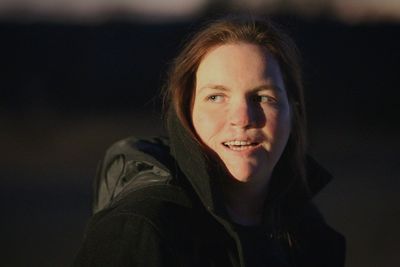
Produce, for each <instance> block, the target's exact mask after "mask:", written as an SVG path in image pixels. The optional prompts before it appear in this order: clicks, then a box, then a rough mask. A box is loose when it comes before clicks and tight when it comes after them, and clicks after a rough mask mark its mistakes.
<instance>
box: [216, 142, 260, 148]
mask: <svg viewBox="0 0 400 267" xmlns="http://www.w3.org/2000/svg"><path fill="white" fill-rule="evenodd" d="M222 144H223V145H224V146H225V147H227V148H229V149H231V150H234V151H243V150H249V149H253V148H255V147H257V146H259V145H260V143H257V142H250V141H239V140H234V141H228V142H224V143H222Z"/></svg>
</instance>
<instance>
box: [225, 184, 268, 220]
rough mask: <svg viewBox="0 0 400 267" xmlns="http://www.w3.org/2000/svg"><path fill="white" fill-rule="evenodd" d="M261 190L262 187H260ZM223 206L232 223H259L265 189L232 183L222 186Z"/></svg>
mask: <svg viewBox="0 0 400 267" xmlns="http://www.w3.org/2000/svg"><path fill="white" fill-rule="evenodd" d="M261 188H262V187H261ZM224 192H225V205H226V209H227V211H228V214H229V216H230V217H231V219H232V220H233V222H235V223H238V224H241V225H257V224H260V223H261V220H262V215H263V209H264V202H265V197H266V192H267V188H266V186H264V188H262V189H261V190H260V187H258V188H257V187H255V186H254V185H252V184H249V183H240V182H237V181H232V182H230V183H228V184H225V186H224Z"/></svg>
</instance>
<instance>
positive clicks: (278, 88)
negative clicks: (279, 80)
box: [251, 84, 284, 92]
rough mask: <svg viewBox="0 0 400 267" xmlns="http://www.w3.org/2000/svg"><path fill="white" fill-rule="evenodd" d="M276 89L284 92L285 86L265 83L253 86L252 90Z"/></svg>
mask: <svg viewBox="0 0 400 267" xmlns="http://www.w3.org/2000/svg"><path fill="white" fill-rule="evenodd" d="M264 90H267V91H276V92H284V90H283V88H281V87H279V86H276V85H271V84H264V85H261V86H257V87H255V88H253V89H252V90H251V91H254V92H258V91H264Z"/></svg>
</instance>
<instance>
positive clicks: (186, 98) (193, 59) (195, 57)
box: [164, 15, 307, 207]
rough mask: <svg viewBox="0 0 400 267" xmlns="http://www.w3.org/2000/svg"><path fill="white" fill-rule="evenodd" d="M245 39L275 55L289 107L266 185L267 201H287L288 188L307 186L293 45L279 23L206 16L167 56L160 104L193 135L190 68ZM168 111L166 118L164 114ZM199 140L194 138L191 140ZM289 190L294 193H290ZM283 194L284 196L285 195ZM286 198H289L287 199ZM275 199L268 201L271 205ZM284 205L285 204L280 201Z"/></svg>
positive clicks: (193, 69) (298, 72) (300, 97)
mask: <svg viewBox="0 0 400 267" xmlns="http://www.w3.org/2000/svg"><path fill="white" fill-rule="evenodd" d="M237 42H245V43H250V44H255V45H259V46H262V47H264V48H266V49H267V50H268V51H269V52H270V53H271V54H272V55H273V56H274V57H275V59H276V60H277V61H278V63H279V66H280V68H281V72H282V74H283V78H284V82H285V87H286V91H287V95H288V99H289V105H290V107H291V110H292V127H291V134H290V137H289V140H288V143H287V145H286V148H285V150H284V152H283V155H282V156H281V158H280V160H279V162H278V164H277V166H276V167H275V169H274V174H273V177H274V176H279V179H276V178H275V179H272V180H271V183H274V184H272V185H271V186H270V188H273V189H271V190H272V191H273V192H272V193H271V194H270V197H271V203H275V204H277V203H280V204H282V202H288V199H290V197H288V196H289V195H290V194H291V192H293V190H294V188H296V187H297V189H298V187H299V186H300V187H302V188H303V189H305V190H303V192H306V191H307V185H306V182H305V146H306V139H305V124H306V117H305V108H304V97H303V85H302V77H301V69H300V66H299V56H298V50H297V48H296V46H295V44H294V42H293V41H292V40H291V38H290V37H288V36H287V35H286V34H285V33H284V32H283V31H282V30H281V29H279V28H278V27H277V26H276V25H275V24H274V23H272V22H271V21H270V20H268V19H265V18H260V17H253V16H247V15H245V16H243V15H239V16H238V15H234V16H228V17H223V18H221V19H218V20H215V21H211V22H209V23H208V24H206V25H205V26H204V27H203V28H202V29H200V30H199V31H198V32H197V33H195V34H194V35H193V36H192V37H191V38H190V40H189V42H187V44H186V45H185V46H184V48H183V50H182V51H181V53H180V54H179V55H178V56H177V57H176V59H175V61H174V62H173V64H172V66H171V69H170V72H169V79H168V82H167V86H166V91H165V98H164V103H165V107H164V108H165V110H167V109H168V107H170V106H171V105H172V106H173V108H174V109H175V112H176V115H177V116H178V118H179V120H180V122H181V123H182V125H183V126H184V127H185V128H186V129H187V130H188V131H189V133H190V134H191V135H192V137H193V138H194V139H197V135H196V133H195V131H194V128H193V125H192V120H191V108H192V104H193V99H194V91H195V86H196V72H197V69H198V66H199V64H200V62H201V61H202V59H203V58H204V56H205V55H206V54H207V52H208V51H210V49H211V48H213V47H216V46H219V45H223V44H228V43H237ZM168 119H169V118H168V116H167V117H166V120H168ZM197 141H199V140H197ZM292 195H295V194H292ZM285 200H286V201H285ZM289 202H290V201H289ZM275 204H272V205H273V206H275V207H276V205H275ZM284 205H286V204H284Z"/></svg>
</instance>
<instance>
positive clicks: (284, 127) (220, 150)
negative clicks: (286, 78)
mask: <svg viewBox="0 0 400 267" xmlns="http://www.w3.org/2000/svg"><path fill="white" fill-rule="evenodd" d="M192 120H193V126H194V128H195V131H196V133H197V134H198V136H199V137H200V139H201V141H202V142H203V143H204V144H205V145H206V146H208V147H209V148H210V149H212V150H213V151H214V152H216V153H217V154H218V156H219V157H220V158H221V160H222V161H223V163H224V164H225V166H226V168H227V169H228V171H229V172H230V174H231V175H232V177H233V178H234V179H236V180H237V181H240V182H246V183H254V184H256V185H257V186H264V185H266V184H267V183H268V181H269V177H270V176H271V173H272V170H273V168H274V167H275V165H276V163H277V161H278V160H279V158H280V156H281V154H282V152H283V150H284V148H285V145H286V143H287V140H288V137H289V134H290V125H291V116H290V107H289V102H288V99H287V95H286V89H285V85H284V82H283V78H282V74H281V71H280V68H279V65H278V63H277V61H276V60H275V59H274V57H273V56H272V55H271V54H270V53H269V52H267V51H266V50H265V49H264V48H262V47H260V46H257V45H253V44H248V43H235V44H226V45H221V46H217V47H215V48H213V49H212V50H211V51H209V52H208V54H206V56H205V57H204V59H203V60H202V61H201V63H200V65H199V68H198V70H197V73H196V89H195V98H194V104H193V108H192Z"/></svg>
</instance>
